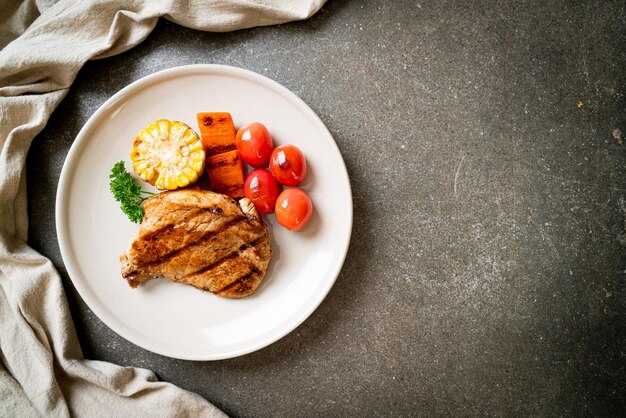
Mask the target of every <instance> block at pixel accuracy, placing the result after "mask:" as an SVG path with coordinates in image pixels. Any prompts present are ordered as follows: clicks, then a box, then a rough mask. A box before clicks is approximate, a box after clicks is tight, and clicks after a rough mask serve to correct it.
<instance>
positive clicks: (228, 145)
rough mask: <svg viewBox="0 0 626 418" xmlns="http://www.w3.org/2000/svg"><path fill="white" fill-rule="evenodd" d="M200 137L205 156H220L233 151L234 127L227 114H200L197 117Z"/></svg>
mask: <svg viewBox="0 0 626 418" xmlns="http://www.w3.org/2000/svg"><path fill="white" fill-rule="evenodd" d="M196 116H197V118H198V127H199V128H200V137H201V138H202V144H203V145H204V149H205V150H206V155H207V156H211V155H216V154H221V153H223V152H226V151H231V150H234V149H235V135H236V134H237V132H236V131H235V125H234V124H233V118H232V117H231V116H230V113H228V112H200V113H198V114H197V115H196Z"/></svg>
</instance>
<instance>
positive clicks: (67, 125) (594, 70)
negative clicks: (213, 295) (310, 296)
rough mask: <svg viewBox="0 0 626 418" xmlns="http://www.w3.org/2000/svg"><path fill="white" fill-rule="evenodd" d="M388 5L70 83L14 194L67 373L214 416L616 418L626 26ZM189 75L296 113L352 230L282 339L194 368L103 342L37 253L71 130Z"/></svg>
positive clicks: (158, 48)
mask: <svg viewBox="0 0 626 418" xmlns="http://www.w3.org/2000/svg"><path fill="white" fill-rule="evenodd" d="M391 3H392V2H376V1H362V2H356V1H354V2H348V1H336V0H331V1H330V2H329V3H328V4H327V5H326V6H325V7H324V8H323V9H322V11H321V12H320V13H319V14H318V15H316V16H314V17H313V18H312V19H310V20H309V21H305V22H296V23H291V24H286V25H282V26H279V27H267V28H257V29H252V30H245V31H240V32H236V33H227V34H211V33H201V32H196V31H193V30H189V29H184V28H181V27H179V26H177V25H175V24H172V23H169V22H166V21H161V22H160V23H159V25H158V26H157V28H156V29H155V31H154V33H153V34H152V35H151V36H150V37H149V38H148V39H147V40H146V41H145V42H144V43H143V44H141V45H140V46H139V47H137V48H135V49H133V50H131V51H129V52H127V53H125V54H122V55H120V56H116V57H113V58H109V59H105V60H101V61H97V62H91V63H89V64H88V65H86V66H85V67H84V69H83V70H82V71H81V72H80V74H79V76H78V79H77V80H76V83H75V84H74V86H73V87H72V89H71V91H70V93H69V95H68V96H67V98H66V99H65V100H64V101H63V103H62V104H61V106H60V107H59V108H58V109H57V111H56V112H55V113H54V115H53V116H52V118H51V120H50V123H49V126H48V127H47V128H46V129H45V130H44V131H43V132H42V133H41V135H39V137H38V138H37V139H36V140H35V142H34V145H33V148H32V151H31V153H30V156H29V161H28V184H29V198H30V215H31V232H30V243H31V244H32V245H33V246H34V247H35V248H36V249H38V250H39V251H41V252H42V253H43V254H45V255H47V256H49V257H50V258H51V259H52V260H53V261H54V263H55V265H56V266H57V267H58V268H59V270H60V271H61V273H62V275H63V280H64V284H65V288H66V290H67V294H68V299H69V302H70V305H71V309H72V314H73V317H74V320H75V322H76V326H77V328H78V332H79V335H80V339H81V342H82V345H83V349H84V352H85V354H86V356H87V357H89V358H94V359H102V360H108V361H113V362H116V363H120V364H123V365H132V366H140V367H146V368H149V369H152V370H154V371H156V372H157V374H158V375H159V376H160V378H162V379H163V380H166V381H169V382H173V383H175V384H177V385H180V386H182V387H183V388H186V389H189V390H192V391H195V392H198V393H199V394H201V395H202V396H204V397H206V398H207V399H208V400H210V401H212V402H214V403H215V404H216V405H217V406H219V407H221V408H223V409H224V410H225V411H226V412H227V413H229V414H231V415H233V416H270V415H273V416H329V415H343V416H363V415H423V416H432V415H455V416H456V415H479V414H480V415H551V416H556V415H570V416H590V415H595V416H611V415H618V413H619V412H620V411H622V412H623V410H624V409H623V408H624V406H625V405H624V403H623V400H624V397H625V394H626V390H625V389H626V384H625V382H626V369H625V363H626V361H625V360H626V359H625V354H624V347H625V345H626V338H625V335H626V329H625V325H624V324H625V323H626V317H625V315H624V314H625V312H626V309H625V307H626V306H625V305H626V293H625V288H624V282H625V280H626V274H625V271H624V269H625V268H626V257H625V252H624V249H625V248H624V244H625V243H626V234H625V233H624V211H625V206H626V204H625V201H624V192H625V190H626V187H625V182H624V174H625V173H624V168H625V162H626V158H625V149H626V148H625V147H626V145H620V144H619V143H618V141H617V140H616V139H614V137H613V131H614V130H615V129H621V130H622V131H623V132H625V134H626V97H625V94H626V55H625V54H624V50H626V12H625V9H626V2H625V1H623V0H621V1H604V0H602V1H588V2H573V1H543V0H539V1H534V2H533V1H516V2H513V1H511V2H487V1H484V2H483V1H464V0H459V1H441V0H437V1H422V2H420V3H415V2H412V1H397V2H393V6H392V5H391ZM192 63H219V64H228V65H234V66H239V67H244V68H247V69H250V70H253V71H256V72H259V73H261V74H264V75H266V76H268V77H270V78H272V79H274V80H276V81H278V82H280V83H282V84H283V85H285V86H286V87H288V88H289V89H291V90H292V91H294V92H295V93H297V94H298V95H299V96H300V97H302V99H303V100H304V101H305V102H307V103H308V104H309V105H310V106H311V107H312V108H313V109H314V110H315V111H316V112H317V113H318V114H319V116H320V117H321V118H322V120H323V121H324V122H325V123H326V124H327V126H328V128H329V129H330V131H331V132H332V134H333V135H334V137H335V140H336V141H337V144H338V145H339V148H340V149H341V152H342V153H343V156H344V159H345V162H346V165H347V167H348V171H349V173H350V178H351V183H352V187H353V193H354V215H355V216H354V219H355V222H354V230H353V239H352V244H351V247H350V251H349V254H348V257H347V260H346V263H345V266H344V268H343V271H342V272H341V274H340V276H339V278H338V280H337V283H336V285H335V286H334V288H333V289H332V291H331V292H330V294H329V296H328V297H327V299H326V300H325V301H324V302H323V304H322V305H321V306H320V307H319V308H318V310H317V311H316V312H315V313H314V314H313V315H312V316H311V317H310V318H309V319H308V320H307V321H306V322H305V323H304V324H303V325H302V326H300V327H299V328H298V329H296V330H295V331H294V332H292V333H291V334H289V335H288V336H287V337H285V338H283V339H282V340H280V341H278V342H276V343H275V344H273V345H271V346H269V347H267V348H265V349H263V350H261V351H259V352H256V353H253V354H250V355H247V356H244V357H241V358H237V359H231V360H226V361H218V362H205V363H194V362H186V361H178V360H172V359H168V358H165V357H161V356H159V355H156V354H152V353H150V352H147V351H144V350H142V349H140V348H138V347H136V346H134V345H133V344H131V343H129V342H127V341H125V340H123V339H122V338H120V337H119V336H117V335H116V334H115V333H113V332H112V331H111V330H110V329H109V328H107V327H106V326H105V325H104V324H102V322H100V321H99V320H98V318H96V317H95V315H94V314H93V313H92V312H91V311H90V310H89V309H88V308H87V306H86V305H85V303H84V302H83V301H82V300H81V298H80V297H79V296H78V294H77V292H76V291H75V289H74V287H73V286H72V283H71V281H70V280H69V278H68V277H67V274H66V272H65V269H64V267H63V262H62V260H61V257H60V255H59V250H58V244H57V241H56V235H55V230H54V195H55V190H56V186H57V181H58V176H59V173H60V170H61V166H62V164H63V160H64V158H65V156H66V154H67V151H68V149H69V147H70V145H71V143H72V141H73V139H74V138H75V136H76V134H77V133H78V131H79V129H80V128H81V127H82V126H83V124H84V123H85V122H86V121H87V119H88V118H89V117H90V116H91V115H92V114H93V112H94V111H95V110H96V109H97V108H98V106H100V105H101V104H102V103H103V102H104V101H105V100H106V99H107V98H108V97H110V96H111V95H113V94H114V93H115V92H116V91H117V90H119V89H120V88H122V87H124V86H126V85H127V84H128V83H130V82H132V81H134V80H137V79H138V78H140V77H142V76H145V75H147V74H150V73H152V72H155V71H157V70H161V69H164V68H169V67H173V66H177V65H183V64H192ZM579 101H580V102H582V105H581V106H579V105H578V102H579Z"/></svg>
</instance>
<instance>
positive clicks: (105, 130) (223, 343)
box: [56, 65, 352, 360]
mask: <svg viewBox="0 0 626 418" xmlns="http://www.w3.org/2000/svg"><path fill="white" fill-rule="evenodd" d="M199 111H227V112H230V113H231V114H232V116H233V119H234V121H235V124H236V126H241V125H244V124H247V123H249V122H253V121H261V122H263V123H264V124H265V125H266V126H267V127H268V129H269V131H270V132H271V134H272V136H273V138H274V144H275V146H276V145H280V144H287V143H292V144H295V145H297V146H298V147H300V149H302V151H303V152H304V155H305V156H306V158H307V163H308V168H309V171H308V174H307V179H306V180H305V182H304V183H303V185H302V188H303V189H304V190H306V191H307V192H308V193H309V196H310V197H311V200H312V201H313V205H314V215H313V217H312V218H311V221H310V223H309V225H307V227H306V228H305V229H304V230H303V231H301V232H298V233H295V232H290V231H288V230H286V229H284V228H282V227H281V226H280V225H278V223H277V222H276V219H275V218H274V216H273V215H271V216H265V219H266V221H267V223H268V225H269V230H270V236H271V238H272V248H273V256H272V260H271V262H270V266H269V269H268V272H267V275H266V277H265V280H264V281H263V283H262V284H261V286H260V287H259V289H258V290H257V291H256V293H254V294H253V295H252V296H249V297H247V298H244V299H239V300H231V299H224V298H220V297H218V296H215V295H213V294H211V293H209V292H202V291H200V290H197V289H194V288H192V287H191V286H185V285H180V284H175V283H171V282H169V281H168V280H164V279H158V280H151V281H149V282H147V283H146V284H144V285H143V286H141V287H139V288H137V289H131V288H130V287H129V286H128V284H127V283H126V281H125V280H124V279H123V278H122V277H121V274H120V261H119V256H120V254H121V253H122V252H123V251H124V250H125V249H126V247H127V245H128V242H129V241H130V239H131V238H132V237H133V236H134V234H135V233H136V231H137V225H136V224H133V223H131V222H130V221H129V220H128V219H127V218H126V216H125V215H124V214H123V213H122V212H121V211H120V209H119V205H118V203H117V202H115V200H114V199H113V197H112V196H111V193H110V192H109V187H108V183H109V179H108V175H109V172H110V170H111V167H112V166H113V164H114V163H115V162H117V161H120V160H125V161H126V167H127V169H128V170H129V171H132V169H131V165H130V158H129V153H130V149H131V141H132V139H133V138H134V137H135V136H136V134H137V133H138V132H139V131H140V130H141V129H142V128H143V127H144V126H146V125H147V124H149V123H150V122H152V121H154V120H156V119H160V118H167V119H171V120H179V121H183V122H185V123H187V124H188V125H189V126H191V127H193V128H194V129H197V122H196V113H197V112H199ZM56 225H57V234H58V237H59V245H60V248H61V254H62V256H63V260H64V262H65V265H66V267H67V271H68V273H69V276H70V278H71V279H72V282H73V283H74V285H75V287H76V289H78V291H79V293H80V295H81V296H82V297H83V299H84V300H85V301H86V302H87V304H88V305H89V307H90V308H91V309H92V310H93V312H95V314H96V315H97V316H98V317H99V318H100V319H101V320H102V321H103V322H104V323H105V324H107V325H108V326H109V327H110V328H111V329H113V330H114V331H115V332H117V333H118V334H119V335H121V336H122V337H124V338H126V339H127V340H129V341H131V342H133V343H134V344H137V345H138V346H140V347H143V348H145V349H147V350H150V351H153V352H155V353H159V354H162V355H165V356H169V357H175V358H181V359H189V360H217V359H224V358H230V357H235V356H239V355H243V354H246V353H249V352H252V351H255V350H258V349H260V348H262V347H265V346H267V345H269V344H271V343H272V342H274V341H276V340H278V339H279V338H281V337H283V336H285V335H286V334H287V333H289V332H290V331H292V330H293V329H294V328H296V327H297V326H298V325H299V324H301V323H302V322H303V321H304V320H305V319H306V318H307V317H308V316H309V315H311V313H312V312H313V311H314V310H315V308H316V307H317V306H318V305H319V304H320V303H321V302H322V300H323V299H324V297H325V296H326V294H327V293H328V291H329V290H330V288H331V287H332V285H333V283H334V281H335V279H336V278H337V275H338V274H339V271H340V270H341V266H342V264H343V261H344V259H345V256H346V252H347V250H348V244H349V241H350V233H351V229H352V195H351V191H350V183H349V180H348V174H347V171H346V167H345V165H344V162H343V159H342V158H341V154H340V153H339V150H338V148H337V145H336V144H335V142H334V140H333V138H332V136H331V135H330V133H329V132H328V130H327V129H326V127H325V126H324V124H323V123H322V121H321V120H320V119H319V118H318V117H317V116H316V115H315V113H314V112H313V111H312V110H311V109H310V108H309V107H308V106H307V105H306V104H305V103H304V102H303V101H302V100H300V99H299V98H298V97H297V96H296V95H294V94H293V93H291V92H290V91H289V90H287V89H286V88H284V87H282V86H281V85H280V84H278V83H276V82H274V81H272V80H270V79H268V78H266V77H263V76H261V75H258V74H256V73H253V72H250V71H247V70H243V69H239V68H234V67H227V66H218V65H192V66H184V67H178V68H172V69H169V70H165V71H161V72H159V73H156V74H152V75H150V76H148V77H145V78H142V79H141V80H138V81H136V82H134V83H132V84H131V85H129V86H128V87H126V88H124V89H122V90H121V91H119V92H118V93H117V94H115V95H114V96H113V97H111V98H110V99H109V100H107V101H106V103H104V104H103V105H102V106H101V107H100V109H98V111H97V112H96V113H95V114H94V115H93V116H92V117H91V118H90V119H89V121H88V122H87V123H86V124H85V126H84V127H83V129H82V130H81V131H80V133H79V134H78V137H77V138H76V140H75V141H74V143H73V145H72V147H71V149H70V151H69V154H68V156H67V159H66V161H65V164H64V166H63V170H62V172H61V178H60V182H59V188H58V194H57V201H56Z"/></svg>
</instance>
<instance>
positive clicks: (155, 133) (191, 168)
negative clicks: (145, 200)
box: [130, 119, 205, 190]
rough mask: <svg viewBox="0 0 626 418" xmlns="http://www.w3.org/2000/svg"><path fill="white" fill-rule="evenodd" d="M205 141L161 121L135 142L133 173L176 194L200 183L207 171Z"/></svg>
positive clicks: (190, 131)
mask: <svg viewBox="0 0 626 418" xmlns="http://www.w3.org/2000/svg"><path fill="white" fill-rule="evenodd" d="M204 157H205V151H204V146H203V145H202V140H201V139H200V137H198V134H196V133H195V132H194V131H193V129H191V128H190V127H189V126H188V125H186V124H184V123H182V122H177V121H169V120H167V119H159V120H157V121H156V122H154V123H151V124H150V125H148V126H146V127H145V128H144V129H142V130H141V132H139V134H138V135H137V137H136V138H135V140H134V141H133V149H132V151H131V153H130V158H131V160H132V161H133V170H134V171H135V173H137V175H139V177H141V178H142V179H143V180H145V181H146V182H148V183H150V184H151V185H153V186H155V187H156V188H157V189H161V190H174V189H178V188H179V187H185V186H187V185H189V184H192V183H194V182H195V181H196V180H198V177H199V176H200V174H201V173H202V169H203V168H204Z"/></svg>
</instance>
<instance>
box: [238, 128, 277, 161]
mask: <svg viewBox="0 0 626 418" xmlns="http://www.w3.org/2000/svg"><path fill="white" fill-rule="evenodd" d="M235 146H236V147H237V151H239V155H240V156H241V159H242V160H244V161H245V162H247V163H248V164H250V165H251V166H253V167H263V166H265V165H267V162H268V160H269V159H270V155H271V154H272V147H273V142H272V137H271V135H270V133H269V131H268V130H267V128H266V127H265V125H263V124H262V123H259V122H253V123H251V124H250V125H247V126H244V127H243V128H240V129H239V130H238V131H237V137H236V138H235Z"/></svg>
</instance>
